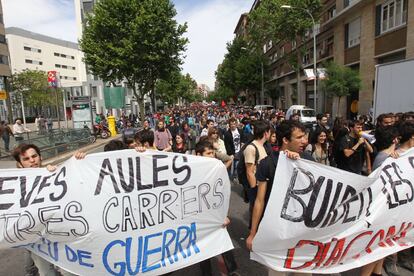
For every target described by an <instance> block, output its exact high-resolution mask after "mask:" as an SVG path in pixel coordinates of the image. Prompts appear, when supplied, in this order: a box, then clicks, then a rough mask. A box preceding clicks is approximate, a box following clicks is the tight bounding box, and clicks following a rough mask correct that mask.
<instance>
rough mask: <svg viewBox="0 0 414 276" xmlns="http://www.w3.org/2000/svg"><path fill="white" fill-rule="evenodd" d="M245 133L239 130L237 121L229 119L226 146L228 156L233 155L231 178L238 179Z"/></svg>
mask: <svg viewBox="0 0 414 276" xmlns="http://www.w3.org/2000/svg"><path fill="white" fill-rule="evenodd" d="M242 140H243V132H242V131H241V130H240V129H239V128H237V120H236V119H235V118H230V119H229V129H228V130H226V131H225V132H224V145H225V147H226V151H227V154H228V155H233V156H234V159H233V166H232V168H231V170H230V178H231V179H232V180H233V181H234V180H235V179H237V169H236V168H237V163H238V162H239V159H240V156H239V153H240V149H241V148H242V147H243V143H242Z"/></svg>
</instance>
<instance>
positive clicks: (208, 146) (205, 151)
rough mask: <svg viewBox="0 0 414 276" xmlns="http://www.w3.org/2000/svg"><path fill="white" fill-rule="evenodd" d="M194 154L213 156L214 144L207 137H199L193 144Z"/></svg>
mask: <svg viewBox="0 0 414 276" xmlns="http://www.w3.org/2000/svg"><path fill="white" fill-rule="evenodd" d="M195 154H196V155H198V156H204V157H213V158H214V157H215V154H214V145H213V143H211V142H210V141H209V140H208V139H201V140H200V141H199V142H198V143H197V144H196V145H195Z"/></svg>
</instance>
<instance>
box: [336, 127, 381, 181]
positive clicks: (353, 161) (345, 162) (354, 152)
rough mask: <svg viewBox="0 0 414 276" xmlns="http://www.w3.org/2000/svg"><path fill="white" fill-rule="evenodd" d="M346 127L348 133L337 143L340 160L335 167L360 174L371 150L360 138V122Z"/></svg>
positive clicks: (366, 142) (365, 141)
mask: <svg viewBox="0 0 414 276" xmlns="http://www.w3.org/2000/svg"><path fill="white" fill-rule="evenodd" d="M348 126H349V133H348V134H346V135H345V136H343V137H342V138H341V139H340V140H339V142H338V150H339V155H340V158H338V160H337V165H338V168H340V169H342V170H345V171H348V172H353V173H356V174H362V169H363V166H364V161H365V160H366V158H367V156H369V155H368V153H372V152H373V149H372V146H371V145H370V144H369V143H368V141H367V140H365V139H364V138H363V137H361V132H362V124H361V123H360V122H358V121H352V122H349V124H348ZM368 173H370V172H368Z"/></svg>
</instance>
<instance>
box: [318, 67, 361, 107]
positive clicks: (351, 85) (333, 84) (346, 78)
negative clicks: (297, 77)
mask: <svg viewBox="0 0 414 276" xmlns="http://www.w3.org/2000/svg"><path fill="white" fill-rule="evenodd" d="M325 67H326V75H327V78H326V79H325V80H322V82H321V86H322V88H323V89H324V90H325V91H326V92H327V94H328V96H336V97H338V109H337V112H339V108H340V103H341V98H342V97H346V96H349V95H350V92H351V91H355V90H359V89H361V86H362V85H361V83H362V81H361V78H360V76H359V73H358V71H356V70H353V69H351V68H349V67H347V66H341V65H339V64H337V63H335V62H329V63H327V64H326V66H325ZM336 115H338V114H336Z"/></svg>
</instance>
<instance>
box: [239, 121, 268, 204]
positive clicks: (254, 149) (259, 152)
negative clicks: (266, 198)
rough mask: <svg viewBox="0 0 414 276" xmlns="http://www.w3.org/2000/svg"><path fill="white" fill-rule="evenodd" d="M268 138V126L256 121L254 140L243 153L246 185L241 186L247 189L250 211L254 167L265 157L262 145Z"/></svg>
mask: <svg viewBox="0 0 414 276" xmlns="http://www.w3.org/2000/svg"><path fill="white" fill-rule="evenodd" d="M269 136H270V125H269V124H268V123H267V122H265V121H262V120H260V121H256V122H255V123H254V129H253V138H254V140H253V142H251V143H250V144H249V145H248V146H247V147H246V149H245V150H244V151H243V155H244V162H245V166H246V176H247V183H242V184H243V186H244V187H247V196H248V198H249V203H250V209H251V210H252V209H253V204H254V201H255V199H256V193H257V181H256V167H257V165H258V164H259V163H260V161H261V160H263V159H264V158H265V157H266V156H267V152H266V149H265V147H264V144H265V143H266V141H267V140H268V139H269ZM244 181H246V180H244Z"/></svg>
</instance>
